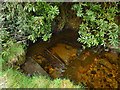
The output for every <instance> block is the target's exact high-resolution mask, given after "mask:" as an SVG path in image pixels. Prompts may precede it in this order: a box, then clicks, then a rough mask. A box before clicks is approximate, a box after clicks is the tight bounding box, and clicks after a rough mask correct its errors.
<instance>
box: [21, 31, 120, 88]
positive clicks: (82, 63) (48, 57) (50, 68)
mask: <svg viewBox="0 0 120 90" xmlns="http://www.w3.org/2000/svg"><path fill="white" fill-rule="evenodd" d="M77 35H78V34H77V32H75V31H72V30H64V31H63V32H60V33H58V34H56V35H53V37H52V38H51V40H50V41H49V42H42V41H39V40H38V41H37V42H36V43H34V44H32V45H31V46H30V47H29V48H28V50H27V57H31V58H32V59H33V60H35V61H36V63H37V64H39V65H40V66H41V67H42V68H43V69H44V70H45V71H46V72H47V73H48V74H49V75H50V76H51V77H52V78H60V77H62V78H63V77H65V78H69V79H70V80H72V81H74V82H75V83H76V84H78V83H83V84H85V85H87V87H91V88H93V87H94V88H101V87H103V88H107V87H111V88H117V87H118V83H119V81H120V78H119V75H118V73H119V70H118V67H119V66H118V65H119V63H118V60H119V58H120V57H119V55H118V53H116V52H112V51H108V52H105V51H102V50H101V51H102V52H101V53H98V52H95V50H97V49H85V50H82V48H81V44H80V43H78V42H77ZM100 49H102V48H100ZM98 51H99V50H98ZM29 61H30V60H29V59H27V62H29ZM27 62H26V63H27ZM27 65H28V64H27ZM30 66H31V65H28V66H27V68H28V69H29V67H30ZM35 66H36V65H35ZM22 68H24V72H26V73H28V71H26V70H25V65H23V67H22ZM28 69H27V70H28ZM30 71H31V70H30ZM39 71H40V70H39ZM41 72H42V71H41ZM28 74H29V73H28Z"/></svg>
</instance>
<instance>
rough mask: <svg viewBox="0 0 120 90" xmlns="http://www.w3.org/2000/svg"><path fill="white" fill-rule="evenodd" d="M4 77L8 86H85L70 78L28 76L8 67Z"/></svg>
mask: <svg viewBox="0 0 120 90" xmlns="http://www.w3.org/2000/svg"><path fill="white" fill-rule="evenodd" d="M2 73H3V74H2V77H4V78H6V79H7V80H6V83H5V84H6V87H7V88H81V89H82V88H83V89H84V87H83V86H82V85H74V84H73V83H72V82H70V80H68V79H59V78H58V79H54V80H51V79H50V78H49V77H45V76H42V75H40V76H35V75H34V76H32V77H27V76H25V75H24V74H23V73H20V72H19V71H17V70H13V69H8V70H6V71H3V72H2Z"/></svg>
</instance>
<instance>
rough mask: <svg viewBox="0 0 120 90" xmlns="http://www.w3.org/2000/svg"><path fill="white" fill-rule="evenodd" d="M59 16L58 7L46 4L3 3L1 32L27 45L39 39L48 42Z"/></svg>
mask: <svg viewBox="0 0 120 90" xmlns="http://www.w3.org/2000/svg"><path fill="white" fill-rule="evenodd" d="M58 14H59V10H58V7H57V6H55V5H54V6H53V5H51V4H50V3H46V2H35V3H28V2H25V3H18V2H14V3H12V2H7V3H2V16H1V24H2V31H0V32H1V33H2V34H3V36H5V35H6V33H7V34H8V36H10V37H12V38H13V39H15V40H17V41H20V42H22V43H25V44H26V40H27V39H30V40H32V41H33V42H35V41H36V39H37V38H38V37H41V38H42V39H43V40H44V41H47V40H48V39H49V38H50V37H51V35H52V30H51V22H52V21H53V19H54V18H55V16H56V15H58ZM8 36H7V37H8ZM2 40H4V41H5V38H2Z"/></svg>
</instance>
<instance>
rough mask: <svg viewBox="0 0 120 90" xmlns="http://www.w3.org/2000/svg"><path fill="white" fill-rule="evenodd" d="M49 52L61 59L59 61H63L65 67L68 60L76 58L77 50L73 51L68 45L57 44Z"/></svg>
mask: <svg viewBox="0 0 120 90" xmlns="http://www.w3.org/2000/svg"><path fill="white" fill-rule="evenodd" d="M51 52H52V53H53V54H57V55H58V56H59V57H60V58H61V60H63V62H64V63H65V64H66V65H68V64H69V62H70V60H72V59H70V58H72V57H75V56H76V53H77V49H75V48H73V47H71V46H69V45H66V44H62V43H59V44H57V45H56V46H55V47H53V48H52V49H51Z"/></svg>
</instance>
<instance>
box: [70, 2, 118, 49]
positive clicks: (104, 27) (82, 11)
mask: <svg viewBox="0 0 120 90" xmlns="http://www.w3.org/2000/svg"><path fill="white" fill-rule="evenodd" d="M117 5H118V3H109V4H108V3H79V4H75V5H73V7H72V9H74V10H75V11H76V12H77V16H78V17H81V18H82V24H81V25H80V28H79V32H78V33H79V37H78V41H79V42H81V43H83V44H84V46H85V47H92V46H98V45H103V46H113V47H116V46H117V47H118V45H119V41H118V40H119V39H118V34H119V30H120V29H119V27H118V25H117V24H116V22H115V16H116V15H117V13H118V8H117Z"/></svg>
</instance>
